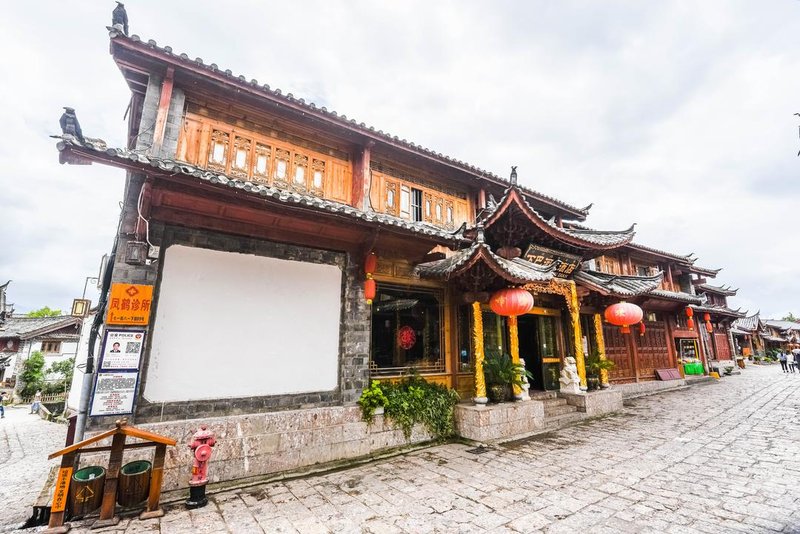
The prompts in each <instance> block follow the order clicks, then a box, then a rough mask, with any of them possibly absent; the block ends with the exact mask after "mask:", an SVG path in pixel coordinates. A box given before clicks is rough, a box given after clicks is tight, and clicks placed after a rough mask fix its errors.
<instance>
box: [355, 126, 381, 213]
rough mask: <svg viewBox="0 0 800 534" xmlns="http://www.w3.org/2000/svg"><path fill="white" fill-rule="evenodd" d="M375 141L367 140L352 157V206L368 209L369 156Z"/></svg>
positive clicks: (369, 183) (370, 201)
mask: <svg viewBox="0 0 800 534" xmlns="http://www.w3.org/2000/svg"><path fill="white" fill-rule="evenodd" d="M373 146H375V141H372V140H369V141H367V143H366V144H365V145H364V146H363V147H362V148H361V150H359V151H358V152H357V153H356V154H355V157H354V158H353V192H352V196H351V198H352V202H351V204H352V206H353V207H354V208H356V209H360V210H368V209H369V208H370V206H371V204H372V199H370V197H369V193H370V189H371V186H372V172H371V169H370V158H371V152H372V147H373Z"/></svg>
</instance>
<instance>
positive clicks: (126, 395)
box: [89, 371, 139, 416]
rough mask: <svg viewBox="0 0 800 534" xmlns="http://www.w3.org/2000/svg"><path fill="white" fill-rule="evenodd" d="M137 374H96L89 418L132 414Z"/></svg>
mask: <svg viewBox="0 0 800 534" xmlns="http://www.w3.org/2000/svg"><path fill="white" fill-rule="evenodd" d="M138 379H139V373H138V372H135V371H123V372H119V373H97V382H95V384H94V394H93V395H92V409H91V411H90V412H89V415H91V416H97V415H126V414H130V413H133V397H134V395H135V394H136V381H137V380H138Z"/></svg>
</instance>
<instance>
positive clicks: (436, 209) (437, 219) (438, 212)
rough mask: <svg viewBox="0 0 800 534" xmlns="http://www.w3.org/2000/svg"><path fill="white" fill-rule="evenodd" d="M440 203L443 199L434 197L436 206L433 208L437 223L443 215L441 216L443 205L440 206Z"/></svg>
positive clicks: (440, 221)
mask: <svg viewBox="0 0 800 534" xmlns="http://www.w3.org/2000/svg"><path fill="white" fill-rule="evenodd" d="M442 204H443V200H442V199H441V198H437V199H436V207H435V208H434V209H435V211H436V222H437V223H439V224H441V223H442V220H443V217H442V215H443V213H442V212H443V206H442Z"/></svg>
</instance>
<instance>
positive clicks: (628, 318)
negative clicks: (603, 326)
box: [604, 302, 644, 334]
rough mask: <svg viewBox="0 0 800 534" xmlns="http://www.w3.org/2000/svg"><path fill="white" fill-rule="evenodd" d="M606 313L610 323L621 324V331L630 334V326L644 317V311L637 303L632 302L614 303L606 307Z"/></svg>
mask: <svg viewBox="0 0 800 534" xmlns="http://www.w3.org/2000/svg"><path fill="white" fill-rule="evenodd" d="M604 315H605V318H606V321H608V322H609V323H611V324H613V325H616V326H621V327H622V330H621V332H622V333H623V334H630V333H631V329H630V326H631V325H632V324H636V323H638V322H640V321H641V320H642V317H644V312H643V311H642V309H641V308H640V307H639V306H637V305H636V304H631V303H630V302H618V303H617V304H612V305H611V306H609V307H608V308H606V311H605V314H604Z"/></svg>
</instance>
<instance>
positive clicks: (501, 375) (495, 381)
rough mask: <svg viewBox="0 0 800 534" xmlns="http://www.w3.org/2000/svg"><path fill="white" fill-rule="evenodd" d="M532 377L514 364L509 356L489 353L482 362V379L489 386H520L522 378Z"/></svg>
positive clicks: (522, 367)
mask: <svg viewBox="0 0 800 534" xmlns="http://www.w3.org/2000/svg"><path fill="white" fill-rule="evenodd" d="M523 376H527V377H528V378H529V379H531V378H533V375H532V374H531V373H530V372H529V371H527V370H526V369H525V366H524V365H522V364H521V363H514V361H513V360H512V359H511V356H509V355H508V354H505V353H500V352H490V353H489V354H488V355H487V356H486V358H485V359H484V360H483V377H484V378H485V379H486V384H487V385H490V386H495V385H497V386H521V385H522V384H523V380H522V377H523Z"/></svg>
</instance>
